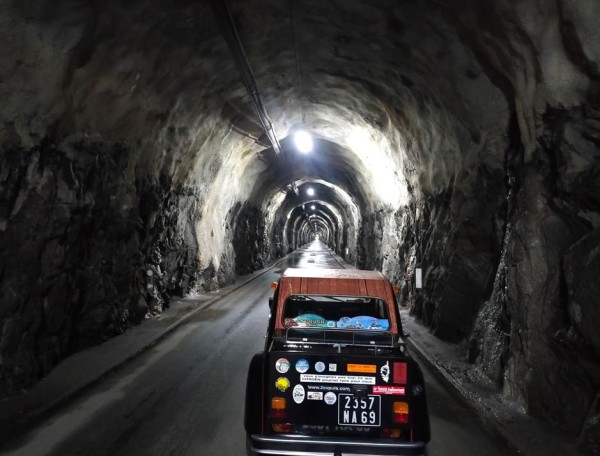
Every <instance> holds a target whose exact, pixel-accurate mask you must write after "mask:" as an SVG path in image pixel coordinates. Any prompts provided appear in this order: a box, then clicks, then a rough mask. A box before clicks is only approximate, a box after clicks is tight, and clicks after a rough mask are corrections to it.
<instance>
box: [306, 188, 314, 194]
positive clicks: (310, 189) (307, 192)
mask: <svg viewBox="0 0 600 456" xmlns="http://www.w3.org/2000/svg"><path fill="white" fill-rule="evenodd" d="M306 194H307V195H308V196H315V189H314V188H312V187H308V188H307V189H306Z"/></svg>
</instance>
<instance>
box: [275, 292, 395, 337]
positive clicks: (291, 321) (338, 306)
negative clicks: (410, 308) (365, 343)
mask: <svg viewBox="0 0 600 456" xmlns="http://www.w3.org/2000/svg"><path fill="white" fill-rule="evenodd" d="M283 326H284V327H286V328H294V327H295V328H332V329H333V328H335V329H361V330H365V329H370V330H379V331H385V330H388V329H389V327H390V321H389V316H388V309H387V305H386V303H385V301H384V300H383V299H380V298H373V297H356V296H324V295H292V296H290V297H289V298H288V299H287V300H286V302H285V306H284V309H283Z"/></svg>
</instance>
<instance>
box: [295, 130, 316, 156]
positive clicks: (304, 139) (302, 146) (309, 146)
mask: <svg viewBox="0 0 600 456" xmlns="http://www.w3.org/2000/svg"><path fill="white" fill-rule="evenodd" d="M294 144H296V149H298V151H300V152H302V153H303V154H306V153H308V152H311V151H312V150H313V140H312V136H310V135H309V134H308V133H307V132H305V131H304V130H299V131H297V132H296V133H294Z"/></svg>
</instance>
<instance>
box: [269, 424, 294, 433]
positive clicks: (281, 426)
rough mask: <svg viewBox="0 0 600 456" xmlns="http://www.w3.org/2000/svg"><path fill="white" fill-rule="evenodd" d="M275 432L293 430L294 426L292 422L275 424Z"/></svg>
mask: <svg viewBox="0 0 600 456" xmlns="http://www.w3.org/2000/svg"><path fill="white" fill-rule="evenodd" d="M272 426H273V432H287V433H290V432H292V428H293V426H292V425H291V424H290V423H285V424H273V425H272Z"/></svg>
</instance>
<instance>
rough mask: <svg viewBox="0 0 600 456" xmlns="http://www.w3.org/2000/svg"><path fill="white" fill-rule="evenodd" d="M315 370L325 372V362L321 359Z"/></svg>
mask: <svg viewBox="0 0 600 456" xmlns="http://www.w3.org/2000/svg"><path fill="white" fill-rule="evenodd" d="M315 370H316V371H317V372H323V371H324V370H325V363H322V362H321V361H319V362H318V363H317V364H315Z"/></svg>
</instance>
